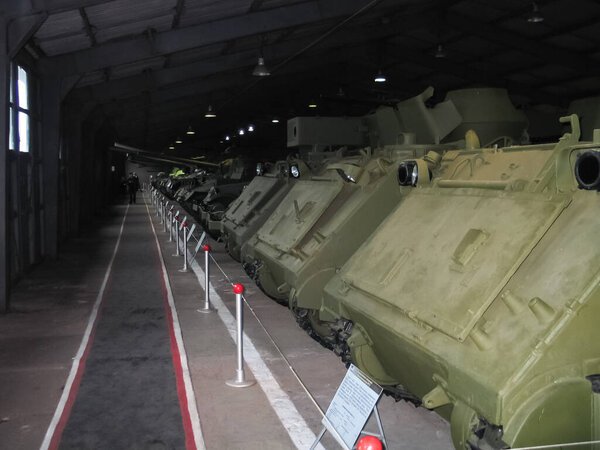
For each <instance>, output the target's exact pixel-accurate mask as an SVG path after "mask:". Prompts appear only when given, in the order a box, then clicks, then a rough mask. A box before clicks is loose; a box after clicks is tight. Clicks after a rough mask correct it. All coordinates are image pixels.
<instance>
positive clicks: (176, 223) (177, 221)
mask: <svg viewBox="0 0 600 450" xmlns="http://www.w3.org/2000/svg"><path fill="white" fill-rule="evenodd" d="M173 226H174V227H175V254H174V255H173V256H179V255H180V253H179V215H176V216H175V220H173Z"/></svg>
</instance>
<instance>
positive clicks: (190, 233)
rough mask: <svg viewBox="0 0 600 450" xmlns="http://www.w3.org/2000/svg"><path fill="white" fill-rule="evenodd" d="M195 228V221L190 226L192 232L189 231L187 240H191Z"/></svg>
mask: <svg viewBox="0 0 600 450" xmlns="http://www.w3.org/2000/svg"><path fill="white" fill-rule="evenodd" d="M195 229H196V224H195V223H193V224H192V228H190V232H189V233H188V238H187V240H188V241H189V240H190V238H191V237H192V236H193V235H194V230H195Z"/></svg>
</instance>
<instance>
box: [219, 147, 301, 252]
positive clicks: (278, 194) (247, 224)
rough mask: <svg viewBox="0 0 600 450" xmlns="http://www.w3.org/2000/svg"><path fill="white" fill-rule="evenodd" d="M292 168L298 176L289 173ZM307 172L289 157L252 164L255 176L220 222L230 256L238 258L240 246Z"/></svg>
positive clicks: (222, 237)
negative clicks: (271, 162) (272, 162)
mask: <svg viewBox="0 0 600 450" xmlns="http://www.w3.org/2000/svg"><path fill="white" fill-rule="evenodd" d="M292 167H294V168H295V169H294V170H293V173H294V174H298V178H296V177H295V176H294V175H293V174H292ZM310 173H311V172H310V170H309V168H308V167H307V166H306V164H304V163H303V162H302V161H301V160H298V159H293V158H292V159H289V160H287V161H277V162H276V163H274V164H270V163H258V164H257V165H256V176H255V177H254V179H253V180H252V181H251V182H250V184H249V185H248V186H247V187H246V188H245V189H244V191H243V192H242V193H241V194H240V196H239V197H238V198H237V199H235V200H234V201H233V202H232V203H231V204H230V205H229V208H228V209H227V211H225V214H224V216H223V219H222V221H221V239H222V240H223V242H225V248H226V249H227V252H228V253H229V254H230V255H231V257H232V258H233V259H235V260H236V261H241V256H240V252H241V248H242V246H243V245H244V244H245V243H246V242H247V241H248V239H249V238H250V237H251V236H252V235H253V234H254V233H256V231H257V230H258V229H259V228H260V227H261V226H262V224H263V223H264V222H265V221H266V220H267V218H268V217H269V215H270V214H271V213H272V212H273V211H274V210H275V208H276V207H277V205H279V203H280V202H281V199H282V198H283V197H285V195H286V194H287V193H288V192H289V190H290V189H291V188H292V186H293V185H294V183H295V182H296V180H298V179H305V178H308V177H309V176H310Z"/></svg>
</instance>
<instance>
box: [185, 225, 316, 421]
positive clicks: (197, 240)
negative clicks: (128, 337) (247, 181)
mask: <svg viewBox="0 0 600 450" xmlns="http://www.w3.org/2000/svg"><path fill="white" fill-rule="evenodd" d="M196 225H198V228H199V229H201V228H202V227H201V226H200V225H199V224H198V223H196ZM177 238H178V239H179V236H177ZM190 238H194V240H195V241H196V243H198V242H199V238H197V237H196V236H195V235H194V233H190ZM188 253H189V254H190V255H191V257H192V259H193V260H194V261H196V264H198V266H200V264H199V263H198V260H197V259H196V255H197V253H196V254H193V255H192V252H191V251H189V249H188ZM209 257H210V259H211V260H212V261H213V263H214V264H215V265H216V266H217V268H218V269H219V271H220V272H221V274H223V276H224V277H225V279H226V280H227V282H228V283H229V284H231V286H233V285H234V284H235V283H234V282H233V281H232V280H231V278H229V275H227V273H226V272H225V270H223V268H222V267H221V265H220V264H219V263H218V262H217V260H216V259H215V258H214V256H213V255H212V252H209ZM200 267H201V266H200ZM206 288H207V289H208V287H206ZM242 300H243V301H244V303H245V304H246V306H247V307H248V309H249V310H250V312H251V313H252V316H254V319H255V320H256V322H257V323H258V325H259V326H260V327H261V328H262V330H263V332H264V333H265V335H266V336H267V338H268V339H269V341H270V342H271V345H273V347H274V348H275V350H276V351H277V353H278V354H279V356H280V357H281V358H282V359H283V361H285V364H286V365H287V367H288V369H289V370H290V372H291V373H292V375H293V376H294V378H295V379H296V381H297V382H298V384H299V385H300V386H301V387H302V389H303V390H304V392H305V393H306V395H307V396H308V398H309V399H310V401H311V402H312V404H313V405H314V406H315V408H316V409H317V411H319V414H321V416H322V417H325V412H324V411H323V409H322V408H321V406H320V405H319V404H318V403H317V400H316V399H315V397H314V395H313V394H312V393H311V392H310V390H309V389H308V387H307V386H306V384H305V383H304V382H303V381H302V378H301V377H300V375H299V374H298V372H297V371H296V369H294V367H293V366H292V364H291V363H290V360H289V359H288V358H287V357H286V356H285V354H284V352H283V350H281V347H280V346H279V345H278V344H277V342H276V341H275V339H274V338H273V336H272V335H271V333H269V330H267V328H266V327H265V325H264V324H263V322H262V321H261V320H260V318H259V317H258V315H257V314H256V311H255V310H254V308H253V307H252V305H250V303H249V302H248V299H247V298H246V296H245V295H244V294H242Z"/></svg>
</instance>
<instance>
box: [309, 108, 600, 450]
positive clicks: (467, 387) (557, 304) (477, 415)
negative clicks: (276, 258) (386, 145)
mask: <svg viewBox="0 0 600 450" xmlns="http://www.w3.org/2000/svg"><path fill="white" fill-rule="evenodd" d="M561 121H563V122H565V123H569V124H570V125H571V127H572V131H571V132H569V133H566V134H565V135H564V136H563V137H562V138H561V139H560V140H559V142H557V143H556V144H544V145H536V146H520V147H519V146H514V147H505V148H497V147H495V148H483V149H478V148H472V149H465V150H451V151H447V152H445V153H444V154H443V156H442V157H441V158H440V159H439V161H436V162H432V161H430V160H428V159H426V158H422V159H419V158H416V159H407V160H405V161H402V162H401V163H400V164H399V165H397V166H396V170H397V174H398V179H397V183H398V185H397V187H396V189H397V190H398V192H399V194H398V195H401V196H402V197H403V201H402V202H400V203H398V205H397V206H396V207H395V208H394V209H393V211H392V212H391V213H390V214H389V215H388V216H387V217H386V218H385V220H383V221H382V223H381V225H380V226H379V227H378V228H377V229H376V230H375V232H374V233H372V234H371V236H370V237H369V238H368V239H367V240H366V241H365V242H364V243H363V244H362V245H361V246H360V248H359V249H358V250H357V251H356V252H354V253H353V254H352V256H351V257H350V258H349V259H348V261H347V262H346V263H345V264H344V265H343V267H342V268H341V269H340V270H339V273H336V274H335V275H334V276H333V277H332V278H331V279H330V281H329V282H328V283H327V285H326V287H325V289H324V291H323V296H322V304H321V305H320V307H319V311H318V318H319V320H321V321H322V322H323V324H325V323H328V324H330V325H331V327H330V329H335V330H338V331H337V339H338V348H343V347H345V349H346V352H344V353H343V355H344V356H345V359H346V360H352V362H353V363H354V364H356V365H357V366H358V367H360V368H361V369H362V370H363V371H365V372H366V373H368V374H369V376H370V377H372V378H373V379H375V380H376V381H377V382H379V383H381V384H383V385H386V386H390V387H392V388H393V389H394V390H395V391H396V392H405V393H406V394H407V395H409V396H411V398H413V399H414V398H415V397H417V398H419V399H420V400H421V401H422V403H423V405H424V406H425V407H427V408H430V409H433V410H435V411H437V412H439V414H441V415H442V416H444V417H446V418H447V419H448V420H450V424H451V431H452V438H453V441H454V445H455V446H456V448H457V449H464V448H477V449H480V448H481V449H484V448H485V449H501V448H509V447H513V448H515V447H525V446H534V445H545V444H561V443H573V442H589V441H592V440H598V439H599V438H600V420H599V417H600V415H599V414H598V411H599V408H600V327H598V318H599V317H600V238H599V237H598V233H597V230H598V228H597V227H600V214H598V211H599V210H600V193H599V192H598V191H599V190H600V130H596V131H595V132H594V136H593V142H580V141H579V138H580V130H579V123H578V119H577V116H576V115H572V116H568V117H564V118H562V119H561ZM577 448H592V446H591V445H587V446H580V447H577Z"/></svg>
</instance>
